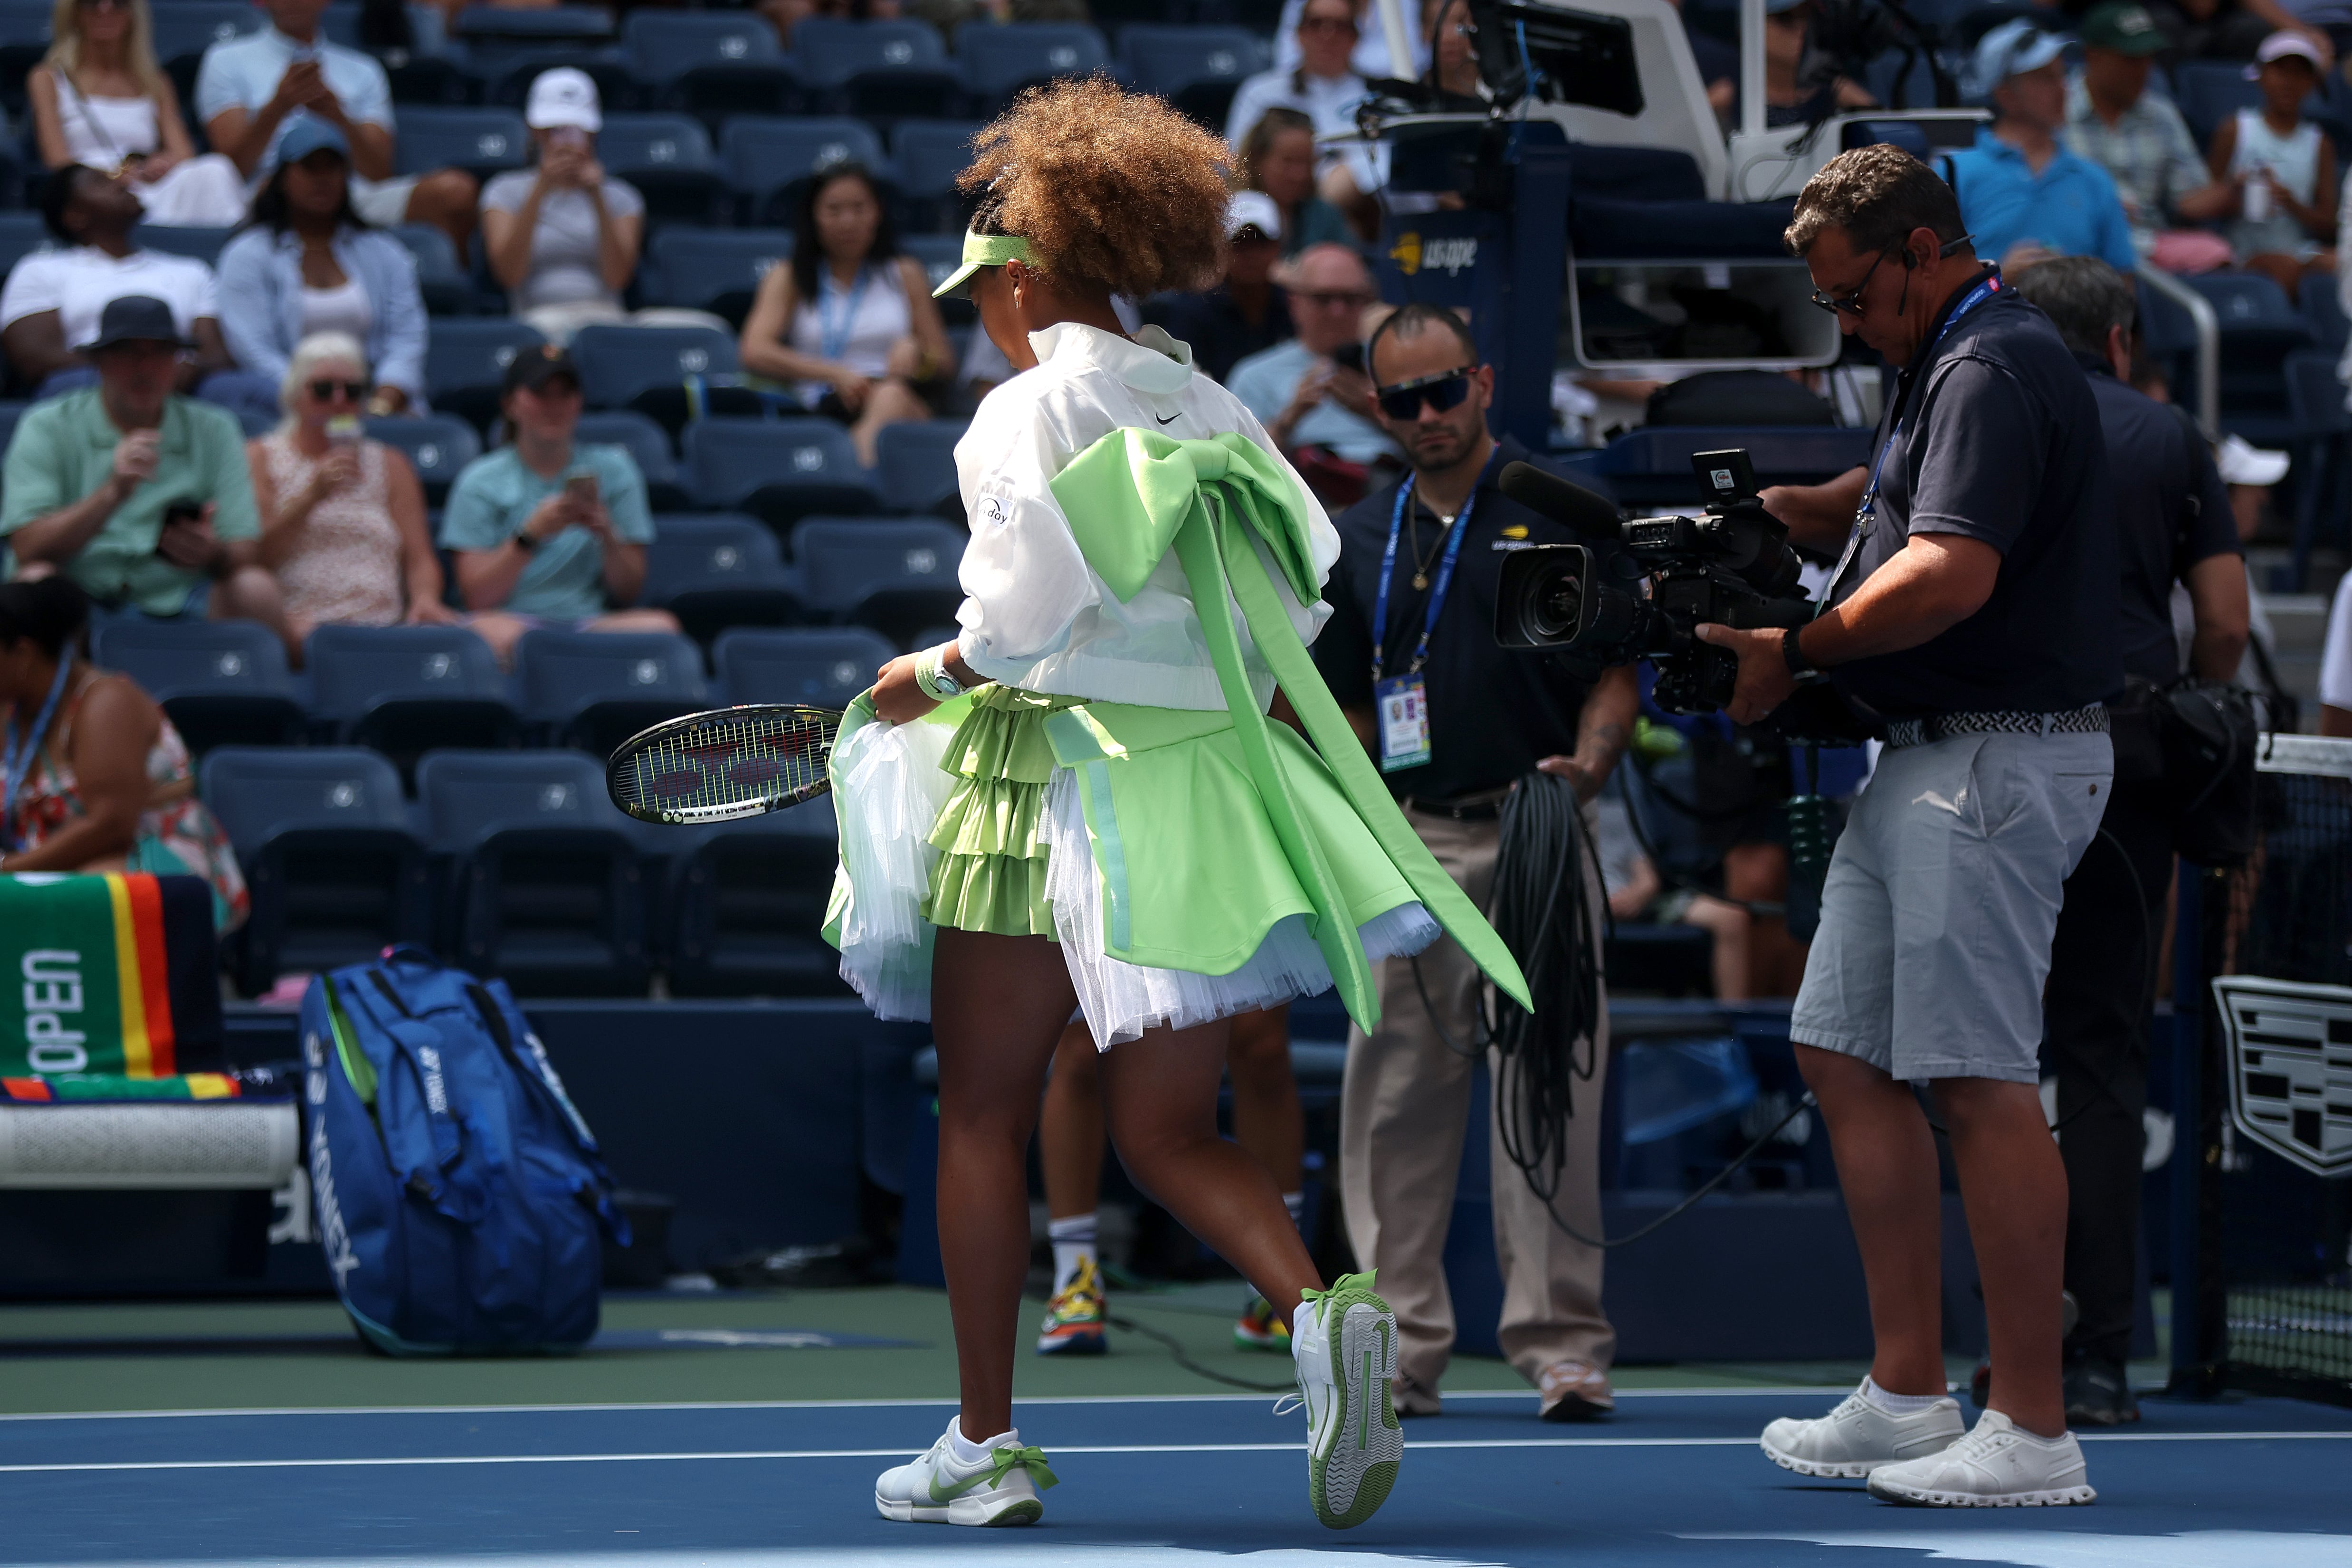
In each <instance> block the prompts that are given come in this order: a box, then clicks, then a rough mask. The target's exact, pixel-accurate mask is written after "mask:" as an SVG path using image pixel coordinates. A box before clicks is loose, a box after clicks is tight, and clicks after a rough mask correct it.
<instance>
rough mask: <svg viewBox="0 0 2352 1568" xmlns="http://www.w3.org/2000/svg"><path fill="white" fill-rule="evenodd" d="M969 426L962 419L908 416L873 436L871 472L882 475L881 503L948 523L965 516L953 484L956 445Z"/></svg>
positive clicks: (956, 521) (887, 425) (890, 507)
mask: <svg viewBox="0 0 2352 1568" xmlns="http://www.w3.org/2000/svg"><path fill="white" fill-rule="evenodd" d="M969 428H970V425H969V423H968V422H966V421H964V420H961V419H927V420H923V421H921V422H920V423H917V422H915V421H912V420H909V421H907V422H905V423H899V424H886V425H884V426H883V427H882V429H881V431H880V432H879V434H878V435H877V439H876V441H875V450H874V457H875V463H874V472H875V473H876V474H877V476H880V478H881V481H882V504H883V505H884V506H886V507H888V508H889V509H890V510H892V511H894V512H929V513H933V514H935V515H937V516H939V517H945V518H946V519H947V520H948V521H950V522H951V523H961V522H962V521H963V520H964V516H963V497H961V495H960V494H959V493H958V491H957V488H956V465H955V446H956V443H957V442H959V441H961V440H962V439H963V433H964V432H965V431H966V430H967V429H969Z"/></svg>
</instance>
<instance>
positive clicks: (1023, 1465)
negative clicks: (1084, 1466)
mask: <svg viewBox="0 0 2352 1568" xmlns="http://www.w3.org/2000/svg"><path fill="white" fill-rule="evenodd" d="M988 1463H989V1470H988V1484H989V1485H990V1486H992V1487H1000V1486H1003V1484H1004V1478H1005V1477H1006V1476H1008V1475H1010V1474H1012V1473H1013V1471H1014V1470H1015V1469H1023V1470H1026V1471H1028V1472H1029V1479H1030V1480H1031V1481H1032V1482H1034V1484H1035V1486H1036V1488H1037V1490H1039V1491H1045V1490H1047V1489H1048V1488H1051V1487H1056V1486H1059V1485H1061V1478H1060V1477H1059V1476H1057V1475H1055V1473H1054V1472H1053V1471H1052V1470H1051V1469H1047V1468H1046V1465H1045V1449H1043V1448H1014V1447H1013V1446H1012V1445H1011V1444H1010V1443H1008V1444H1006V1445H1005V1446H1004V1447H1003V1448H992V1449H990V1450H989V1455H988Z"/></svg>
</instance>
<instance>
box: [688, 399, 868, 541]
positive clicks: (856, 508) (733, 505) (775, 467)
mask: <svg viewBox="0 0 2352 1568" xmlns="http://www.w3.org/2000/svg"><path fill="white" fill-rule="evenodd" d="M686 486H687V489H688V492H689V493H691V494H692V495H693V497H694V498H695V499H696V500H697V501H698V502H699V503H701V504H702V505H703V506H704V507H709V508H711V509H713V510H716V511H747V512H750V513H751V514H753V515H754V516H756V517H759V518H760V520H761V521H762V522H764V523H766V524H767V525H768V526H769V527H770V528H775V529H777V530H778V531H779V533H780V534H781V533H782V531H783V530H784V529H786V528H790V527H791V525H792V524H793V523H794V522H797V521H798V520H799V519H801V518H802V517H807V516H809V515H810V514H812V513H816V512H836V513H849V514H864V513H867V512H872V511H876V510H878V509H879V507H880V506H881V499H882V498H881V497H880V496H879V495H878V494H877V492H876V490H875V488H874V482H873V480H872V479H870V478H868V477H867V476H866V470H865V469H863V468H861V467H859V466H858V463H857V452H856V448H855V447H853V446H851V445H850V444H849V433H848V432H847V431H845V430H844V429H843V428H842V427H841V426H840V425H838V424H835V423H834V422H833V421H831V420H829V419H817V418H814V417H811V418H799V419H777V420H762V419H698V420H696V421H695V422H694V423H691V424H689V425H688V426H687V427H686Z"/></svg>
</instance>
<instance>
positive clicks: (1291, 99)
mask: <svg viewBox="0 0 2352 1568" xmlns="http://www.w3.org/2000/svg"><path fill="white" fill-rule="evenodd" d="M1362 31H1363V26H1362V22H1361V20H1360V16H1359V15H1358V12H1357V8H1356V5H1355V3H1354V0H1306V3H1305V4H1304V5H1300V6H1299V8H1298V26H1297V39H1298V64H1297V66H1295V67H1293V68H1290V69H1288V70H1284V69H1280V68H1276V69H1274V70H1270V71H1261V72H1259V73H1258V74H1257V75H1256V76H1254V77H1252V78H1249V79H1248V80H1247V81H1244V83H1242V85H1241V87H1240V89H1238V90H1237V91H1236V92H1234V103H1233V108H1232V109H1231V110H1229V111H1228V112H1227V114H1226V117H1225V140H1226V141H1228V142H1229V143H1231V144H1232V145H1234V146H1235V147H1239V146H1240V145H1241V144H1242V139H1243V138H1244V137H1245V136H1247V135H1248V134H1249V132H1250V129H1251V128H1252V127H1253V126H1255V125H1256V124H1257V122H1258V121H1259V120H1261V119H1262V118H1264V117H1265V111H1266V110H1269V109H1295V110H1298V112H1300V113H1301V114H1304V115H1305V116H1307V119H1308V120H1311V121H1313V122H1314V126H1315V134H1316V135H1318V136H1329V135H1333V134H1336V133H1338V132H1341V131H1353V130H1354V129H1355V126H1356V106H1357V105H1358V104H1360V103H1361V102H1363V100H1364V97H1365V94H1366V93H1367V92H1368V91H1369V90H1370V89H1368V88H1367V87H1366V85H1365V82H1364V78H1362V77H1360V76H1358V75H1357V74H1356V72H1355V71H1354V69H1353V68H1351V67H1350V66H1349V52H1350V51H1351V50H1353V49H1354V48H1355V47H1356V40H1357V38H1358V37H1360V36H1361V35H1362ZM1318 178H1319V180H1320V182H1321V186H1322V192H1323V197H1324V199H1325V200H1326V201H1328V202H1329V203H1330V204H1332V205H1333V206H1335V207H1337V208H1339V210H1340V211H1341V212H1343V213H1352V212H1354V210H1355V209H1356V208H1357V207H1359V206H1360V204H1362V201H1363V199H1364V197H1365V195H1366V193H1369V192H1370V191H1373V190H1376V189H1377V188H1379V187H1380V186H1381V184H1383V183H1386V182H1387V179H1388V150H1387V149H1386V148H1384V147H1370V148H1366V147H1350V148H1349V149H1348V150H1347V151H1346V152H1338V153H1328V154H1326V155H1324V156H1323V157H1322V158H1321V160H1320V172H1319V174H1318ZM1374 220H1375V221H1377V214H1374ZM1367 237H1369V236H1367Z"/></svg>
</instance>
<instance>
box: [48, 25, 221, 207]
mask: <svg viewBox="0 0 2352 1568" xmlns="http://www.w3.org/2000/svg"><path fill="white" fill-rule="evenodd" d="M152 37H154V29H153V26H152V24H151V22H150V20H149V17H148V14H147V0H57V8H56V10H55V11H54V12H53V13H52V15H51V16H50V21H49V39H50V42H49V52H48V53H47V55H44V56H43V57H41V63H40V64H39V65H37V66H35V67H34V68H33V69H32V73H31V74H30V75H29V76H27V77H26V78H25V89H26V97H27V98H28V99H29V100H30V101H31V104H32V108H33V129H34V134H35V136H36V138H37V140H38V141H39V143H40V149H41V162H42V163H43V165H44V166H46V167H47V168H50V169H65V168H69V167H71V166H72V165H74V164H76V163H79V164H83V165H85V166H86V167H89V168H92V169H97V170H100V171H101V172H105V173H106V174H108V175H110V176H111V177H112V178H114V179H117V180H121V181H123V182H124V183H127V184H128V185H129V186H130V187H131V190H132V191H133V192H135V193H137V194H138V197H139V201H140V204H141V205H142V207H144V208H145V209H146V220H147V222H149V223H151V224H163V225H169V226H171V227H174V228H229V227H233V226H234V225H236V224H239V223H242V222H243V221H244V219H245V182H244V180H243V179H241V178H240V177H239V176H238V174H237V172H236V164H234V163H232V162H229V161H228V160H227V159H226V158H224V157H222V156H221V155H220V154H219V153H217V152H208V153H205V155H204V156H202V157H198V156H197V155H196V149H195V144H194V142H193V141H190V140H189V139H188V128H187V125H186V123H185V122H184V121H183V120H181V118H180V99H179V95H178V94H177V93H175V92H173V90H172V78H169V77H167V76H165V75H164V74H163V71H162V70H160V69H159V68H157V67H156V64H155V49H154V46H153V44H152V42H151V41H150V40H151V39H152Z"/></svg>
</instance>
